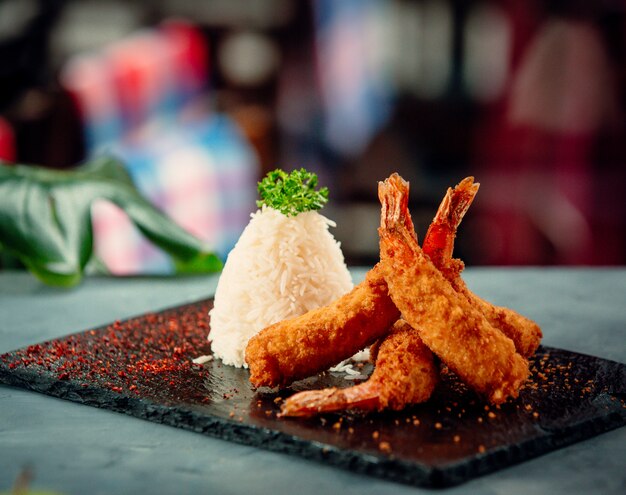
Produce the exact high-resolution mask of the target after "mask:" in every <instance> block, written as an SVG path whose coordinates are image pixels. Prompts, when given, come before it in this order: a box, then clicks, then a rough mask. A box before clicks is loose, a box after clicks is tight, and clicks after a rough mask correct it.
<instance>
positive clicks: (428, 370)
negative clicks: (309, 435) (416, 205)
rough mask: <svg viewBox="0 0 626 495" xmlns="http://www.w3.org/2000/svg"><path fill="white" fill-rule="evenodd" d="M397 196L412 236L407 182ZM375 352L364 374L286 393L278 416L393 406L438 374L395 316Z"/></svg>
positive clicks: (418, 396)
mask: <svg viewBox="0 0 626 495" xmlns="http://www.w3.org/2000/svg"><path fill="white" fill-rule="evenodd" d="M396 192H397V194H398V196H397V197H396V198H395V199H396V201H397V202H399V203H401V204H402V205H403V209H404V210H405V211H406V215H405V216H404V217H403V219H402V220H403V224H404V227H405V229H406V232H408V233H409V234H410V235H411V236H412V237H413V238H414V239H415V241H416V242H417V236H416V234H415V230H414V228H413V222H412V220H411V216H410V214H409V211H408V199H409V197H408V185H407V188H406V189H397V190H396ZM387 214H388V203H387V200H386V198H385V200H384V201H382V208H381V221H382V219H384V218H385V217H386V216H387ZM370 352H371V353H372V355H373V356H375V368H374V372H373V373H372V375H371V376H370V377H369V379H368V380H367V381H366V382H364V383H361V384H359V385H355V386H352V387H347V388H337V387H332V388H328V389H324V390H307V391H303V392H299V393H297V394H294V395H292V396H291V397H289V398H288V399H287V400H286V401H285V402H284V404H283V406H282V408H281V415H282V416H312V415H315V414H320V413H328V412H335V411H340V410H345V409H359V410H362V411H371V410H378V411H381V410H383V409H395V410H399V409H402V408H404V407H405V406H407V405H408V404H416V403H419V402H424V401H426V400H428V398H429V397H430V395H431V393H432V391H433V389H434V388H435V384H436V383H437V381H438V379H439V370H438V368H437V366H436V365H435V361H434V356H433V354H432V352H431V351H430V350H429V349H428V348H427V347H426V346H425V345H424V343H423V342H422V339H421V338H420V336H419V333H418V332H417V331H416V330H415V329H414V328H412V327H411V325H409V324H408V323H407V322H406V321H404V320H402V319H400V320H398V321H397V322H396V323H395V325H394V327H393V329H392V331H391V333H390V334H389V335H386V336H385V337H383V338H382V339H380V340H378V341H377V342H376V343H375V345H373V346H372V347H371V348H370Z"/></svg>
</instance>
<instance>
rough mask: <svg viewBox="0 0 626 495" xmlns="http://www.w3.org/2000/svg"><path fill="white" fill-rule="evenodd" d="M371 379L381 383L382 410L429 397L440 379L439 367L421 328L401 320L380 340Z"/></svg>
mask: <svg viewBox="0 0 626 495" xmlns="http://www.w3.org/2000/svg"><path fill="white" fill-rule="evenodd" d="M369 381H371V382H374V383H379V384H380V386H379V387H377V388H378V391H379V395H378V401H379V403H378V409H379V410H383V409H395V410H400V409H403V408H404V407H405V406H407V405H408V404H418V403H420V402H425V401H426V400H428V399H429V397H430V395H431V394H432V392H433V390H434V389H435V385H436V384H437V382H438V381H439V369H438V367H437V365H436V364H435V359H434V356H433V353H432V352H431V351H430V349H428V347H426V345H425V344H424V342H422V339H421V338H420V336H419V333H418V331H417V330H415V329H414V328H413V327H411V325H409V324H408V323H407V322H406V321H404V320H398V321H397V322H396V324H395V325H394V326H393V329H392V332H391V333H390V334H389V335H388V336H387V337H385V338H384V339H383V340H382V341H381V343H380V347H379V349H378V356H377V358H376V368H375V369H374V372H373V373H372V376H371V377H370V379H369Z"/></svg>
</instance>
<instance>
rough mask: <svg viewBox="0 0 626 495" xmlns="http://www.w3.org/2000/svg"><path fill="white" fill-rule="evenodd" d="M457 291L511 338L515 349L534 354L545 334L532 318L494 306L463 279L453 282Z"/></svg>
mask: <svg viewBox="0 0 626 495" xmlns="http://www.w3.org/2000/svg"><path fill="white" fill-rule="evenodd" d="M453 285H455V286H456V287H457V291H458V292H460V293H462V294H464V295H465V297H466V298H467V299H468V301H469V302H470V304H472V305H474V306H476V307H477V308H478V309H479V310H480V311H481V312H482V313H483V315H485V318H487V320H488V321H489V323H491V324H492V325H493V326H494V327H496V328H497V329H498V330H500V331H501V332H502V333H503V334H504V335H506V336H507V337H508V338H510V339H511V340H512V341H513V344H514V345H515V349H516V350H517V352H519V353H520V354H521V355H522V356H524V357H530V356H532V355H533V354H534V353H535V351H536V350H537V348H538V347H539V343H540V342H541V338H542V336H543V334H542V332H541V328H540V327H539V325H537V324H536V323H535V322H534V321H532V320H531V319H530V318H526V317H525V316H522V315H521V314H519V313H516V312H515V311H513V310H512V309H509V308H505V307H503V306H494V305H493V304H491V303H490V302H488V301H485V300H484V299H482V298H481V297H479V296H477V295H476V294H474V293H473V292H472V291H470V290H469V289H468V288H467V286H466V285H465V282H463V281H462V280H457V281H455V284H453Z"/></svg>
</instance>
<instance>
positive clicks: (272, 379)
mask: <svg viewBox="0 0 626 495" xmlns="http://www.w3.org/2000/svg"><path fill="white" fill-rule="evenodd" d="M399 317H400V312H399V311H398V309H397V308H396V307H395V305H394V304H393V302H392V301H391V299H390V297H389V295H388V293H387V285H386V284H385V281H384V279H383V277H382V273H381V269H380V266H379V265H377V266H375V267H374V268H373V269H372V270H370V271H369V272H368V273H367V275H366V277H365V280H364V281H363V282H362V283H360V284H359V285H357V286H356V287H355V288H354V289H353V290H352V291H351V292H349V293H348V294H346V295H344V296H343V297H341V298H339V299H337V300H336V301H334V302H333V303H331V304H330V305H328V306H324V307H321V308H318V309H314V310H312V311H309V312H308V313H305V314H303V315H302V316H299V317H297V318H291V319H288V320H283V321H280V322H278V323H275V324H274V325H271V326H269V327H267V328H265V329H263V330H262V331H261V332H259V333H258V334H257V335H255V336H254V337H252V339H250V341H249V342H248V346H247V348H246V361H247V363H248V366H249V367H250V382H251V383H252V384H253V385H254V386H255V387H261V386H268V387H275V386H278V385H280V386H283V385H288V384H289V383H291V382H292V381H294V380H298V379H300V378H305V377H307V376H311V375H314V374H315V373H318V372H320V371H324V370H326V369H328V368H329V367H330V366H332V365H334V364H337V363H338V362H340V361H342V360H344V359H347V358H349V357H350V356H353V355H354V354H355V353H356V352H358V351H360V350H362V349H364V348H365V347H367V346H368V345H370V344H371V343H372V342H374V341H375V340H377V339H379V338H380V337H382V336H384V335H386V334H387V333H388V332H389V329H390V328H391V326H392V325H393V324H394V322H395V321H396V320H397V319H398V318H399Z"/></svg>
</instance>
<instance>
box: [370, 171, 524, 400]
mask: <svg viewBox="0 0 626 495" xmlns="http://www.w3.org/2000/svg"><path fill="white" fill-rule="evenodd" d="M407 188H408V184H407V183H406V182H405V181H404V180H403V179H402V178H401V177H400V176H398V175H397V174H394V175H392V176H391V177H390V178H389V179H387V180H386V181H385V182H384V183H380V184H379V197H380V199H381V203H383V204H387V205H388V206H387V208H386V211H385V214H384V216H383V217H382V218H381V227H380V229H379V234H380V256H381V262H380V265H381V266H382V269H383V274H384V277H385V280H386V281H387V285H388V287H389V295H390V296H391V298H392V300H393V302H394V303H395V304H396V306H397V307H398V309H399V310H400V311H401V313H402V317H403V318H404V319H405V320H406V321H407V322H409V323H410V324H411V326H413V327H414V328H415V329H417V330H418V332H419V334H420V337H421V338H422V340H423V341H424V343H425V344H426V345H427V346H428V347H429V348H430V350H431V351H433V352H434V353H435V354H436V355H437V356H438V357H439V358H441V360H442V361H443V362H445V363H446V364H447V365H448V366H449V367H450V368H451V369H452V370H453V371H454V372H455V373H457V374H458V375H459V376H460V377H461V379H462V380H463V381H464V382H465V383H467V385H469V386H470V387H471V388H473V389H474V390H475V391H476V392H478V393H480V394H482V395H484V396H486V397H487V399H488V400H489V401H490V402H492V403H494V404H498V403H501V402H504V401H505V400H506V399H507V398H508V397H516V396H517V395H518V391H519V388H520V386H521V385H522V383H523V382H524V381H525V380H526V378H527V376H528V372H529V371H528V363H527V362H526V360H525V359H524V358H522V357H521V356H520V355H519V354H517V353H516V352H515V346H514V344H513V342H512V341H511V339H509V338H508V337H506V336H505V335H504V334H503V333H501V332H500V331H499V330H497V329H496V328H494V327H493V326H492V325H491V324H490V323H489V322H488V321H487V319H486V318H485V316H484V315H483V314H482V313H481V311H480V310H479V309H478V308H476V307H474V306H473V305H472V304H471V303H470V302H469V301H468V299H467V298H466V297H464V296H463V295H462V294H459V293H458V292H457V291H456V290H455V289H454V288H453V287H452V286H451V285H450V283H449V281H448V280H446V278H445V277H444V276H443V274H442V273H441V272H440V271H439V270H438V269H437V268H436V267H435V266H434V265H433V263H432V262H431V261H430V259H429V257H428V256H426V255H425V254H424V253H423V251H422V249H421V248H420V247H419V245H418V244H417V242H416V240H415V238H414V237H413V236H412V235H411V233H409V232H407V230H406V227H405V224H404V221H403V216H404V215H406V203H405V202H402V201H398V200H397V198H399V197H402V194H401V193H399V192H398V191H404V190H405V189H407Z"/></svg>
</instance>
